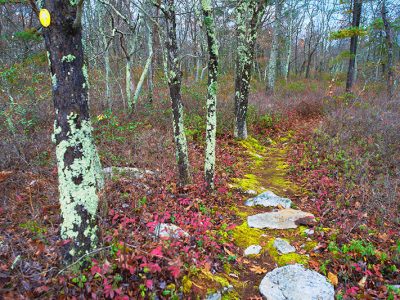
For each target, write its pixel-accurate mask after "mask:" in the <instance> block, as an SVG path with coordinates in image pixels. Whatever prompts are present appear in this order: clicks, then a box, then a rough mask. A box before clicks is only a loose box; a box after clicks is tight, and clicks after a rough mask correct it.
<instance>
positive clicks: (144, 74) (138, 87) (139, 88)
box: [133, 28, 153, 110]
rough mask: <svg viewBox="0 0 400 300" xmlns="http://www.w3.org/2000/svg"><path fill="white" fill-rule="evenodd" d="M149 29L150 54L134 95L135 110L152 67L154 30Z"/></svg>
mask: <svg viewBox="0 0 400 300" xmlns="http://www.w3.org/2000/svg"><path fill="white" fill-rule="evenodd" d="M147 29H148V40H147V46H148V51H149V54H148V57H147V60H146V64H145V66H144V69H143V71H142V74H141V75H140V79H139V82H138V84H137V86H136V90H135V95H134V96H133V102H134V104H135V110H136V106H137V103H138V99H139V95H140V92H141V90H142V86H143V83H144V80H145V79H146V76H147V74H148V73H149V69H150V68H151V62H152V60H153V46H152V41H153V37H152V32H151V30H150V28H147Z"/></svg>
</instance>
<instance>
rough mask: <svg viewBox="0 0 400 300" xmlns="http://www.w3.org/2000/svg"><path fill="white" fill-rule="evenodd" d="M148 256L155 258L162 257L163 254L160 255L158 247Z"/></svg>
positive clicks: (160, 249) (159, 247)
mask: <svg viewBox="0 0 400 300" xmlns="http://www.w3.org/2000/svg"><path fill="white" fill-rule="evenodd" d="M150 255H152V256H157V257H163V254H162V247H161V246H158V247H157V248H155V249H153V250H152V251H151V252H150Z"/></svg>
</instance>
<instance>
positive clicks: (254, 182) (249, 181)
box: [232, 174, 265, 193]
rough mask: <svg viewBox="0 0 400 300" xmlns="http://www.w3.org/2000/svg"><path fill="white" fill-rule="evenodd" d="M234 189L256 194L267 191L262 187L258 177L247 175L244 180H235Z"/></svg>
mask: <svg viewBox="0 0 400 300" xmlns="http://www.w3.org/2000/svg"><path fill="white" fill-rule="evenodd" d="M232 180H233V187H234V188H237V189H240V190H242V191H248V190H253V191H256V192H258V193H259V192H262V191H264V190H265V188H263V187H262V186H261V183H260V181H259V179H258V177H257V176H256V175H254V174H246V175H244V178H233V179H232Z"/></svg>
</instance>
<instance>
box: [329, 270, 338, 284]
mask: <svg viewBox="0 0 400 300" xmlns="http://www.w3.org/2000/svg"><path fill="white" fill-rule="evenodd" d="M328 279H329V281H330V282H331V283H332V284H333V285H334V286H337V285H338V283H339V280H338V277H337V276H336V274H333V273H332V272H328Z"/></svg>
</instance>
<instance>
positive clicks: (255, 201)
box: [244, 191, 292, 208]
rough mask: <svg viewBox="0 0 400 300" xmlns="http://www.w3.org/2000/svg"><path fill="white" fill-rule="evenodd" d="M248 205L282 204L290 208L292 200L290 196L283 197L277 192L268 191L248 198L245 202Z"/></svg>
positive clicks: (275, 205) (266, 205) (269, 205)
mask: <svg viewBox="0 0 400 300" xmlns="http://www.w3.org/2000/svg"><path fill="white" fill-rule="evenodd" d="M244 205H246V206H255V205H261V206H265V207H271V206H273V207H278V206H282V207H284V208H290V206H291V205H292V201H291V200H290V199H288V198H282V197H279V196H278V195H276V194H275V193H273V192H271V191H266V192H264V193H262V194H260V195H258V196H256V197H254V198H250V199H248V200H246V202H245V203H244Z"/></svg>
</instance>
